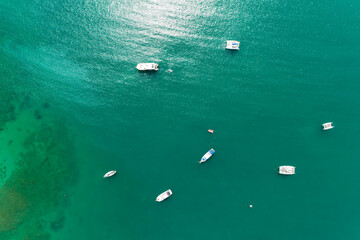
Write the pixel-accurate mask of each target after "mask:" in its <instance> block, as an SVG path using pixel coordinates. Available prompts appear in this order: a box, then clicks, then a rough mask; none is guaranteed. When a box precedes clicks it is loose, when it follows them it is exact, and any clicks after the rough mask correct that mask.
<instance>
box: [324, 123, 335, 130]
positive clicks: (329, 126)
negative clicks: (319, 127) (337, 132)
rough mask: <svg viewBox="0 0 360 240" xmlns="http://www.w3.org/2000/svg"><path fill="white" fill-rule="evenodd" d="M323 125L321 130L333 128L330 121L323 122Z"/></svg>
mask: <svg viewBox="0 0 360 240" xmlns="http://www.w3.org/2000/svg"><path fill="white" fill-rule="evenodd" d="M323 127H324V129H323V130H329V129H332V128H334V126H333V125H332V122H328V123H324V124H323Z"/></svg>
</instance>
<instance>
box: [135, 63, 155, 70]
mask: <svg viewBox="0 0 360 240" xmlns="http://www.w3.org/2000/svg"><path fill="white" fill-rule="evenodd" d="M136 69H137V70H139V71H157V70H159V65H158V64H156V63H139V64H138V65H137V66H136Z"/></svg>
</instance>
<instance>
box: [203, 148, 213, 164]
mask: <svg viewBox="0 0 360 240" xmlns="http://www.w3.org/2000/svg"><path fill="white" fill-rule="evenodd" d="M214 153H215V150H214V149H213V148H212V149H210V150H209V151H208V152H207V153H205V155H204V156H203V157H202V158H201V160H200V162H199V163H203V162H206V161H207V160H208V159H209V158H211V157H212V155H213V154H214Z"/></svg>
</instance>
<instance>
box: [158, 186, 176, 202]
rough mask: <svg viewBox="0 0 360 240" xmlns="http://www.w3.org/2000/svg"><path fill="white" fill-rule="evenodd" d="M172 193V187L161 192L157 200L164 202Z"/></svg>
mask: <svg viewBox="0 0 360 240" xmlns="http://www.w3.org/2000/svg"><path fill="white" fill-rule="evenodd" d="M171 195H172V191H171V189H169V190H167V191H165V192H163V193H162V194H160V195H159V196H158V197H157V198H156V201H157V202H162V201H164V200H165V199H167V198H168V197H170V196H171Z"/></svg>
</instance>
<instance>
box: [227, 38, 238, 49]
mask: <svg viewBox="0 0 360 240" xmlns="http://www.w3.org/2000/svg"><path fill="white" fill-rule="evenodd" d="M225 48H226V49H228V50H239V48H240V42H238V41H234V40H228V41H226V47H225Z"/></svg>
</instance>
